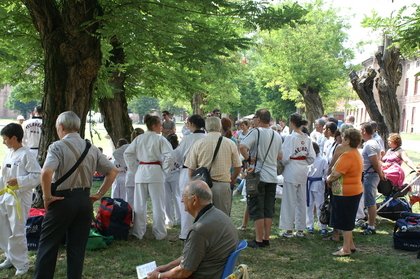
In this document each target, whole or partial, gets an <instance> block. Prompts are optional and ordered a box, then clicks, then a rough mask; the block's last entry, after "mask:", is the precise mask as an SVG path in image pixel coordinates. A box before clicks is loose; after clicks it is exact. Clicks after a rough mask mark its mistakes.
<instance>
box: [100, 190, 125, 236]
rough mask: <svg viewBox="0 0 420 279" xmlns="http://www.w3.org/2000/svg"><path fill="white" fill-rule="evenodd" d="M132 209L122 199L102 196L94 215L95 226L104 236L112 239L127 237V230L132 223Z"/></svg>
mask: <svg viewBox="0 0 420 279" xmlns="http://www.w3.org/2000/svg"><path fill="white" fill-rule="evenodd" d="M132 218H133V210H132V209H131V206H130V205H129V204H128V203H127V202H126V201H124V200H123V199H119V198H116V199H113V198H109V197H103V198H102V199H101V205H100V206H99V210H98V214H97V215H96V220H95V227H96V229H97V230H98V232H99V233H100V234H102V235H104V236H111V235H112V236H113V237H114V239H122V240H127V239H128V232H129V229H130V227H131V225H132V223H133V222H132V220H133V219H132Z"/></svg>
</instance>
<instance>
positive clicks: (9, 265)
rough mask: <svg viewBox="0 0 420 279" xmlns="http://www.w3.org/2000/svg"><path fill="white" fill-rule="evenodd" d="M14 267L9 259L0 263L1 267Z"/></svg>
mask: <svg viewBox="0 0 420 279" xmlns="http://www.w3.org/2000/svg"><path fill="white" fill-rule="evenodd" d="M12 267H13V264H12V262H11V261H10V260H9V259H6V260H5V261H4V262H2V263H1V264H0V269H8V268H12Z"/></svg>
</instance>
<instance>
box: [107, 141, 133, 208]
mask: <svg viewBox="0 0 420 279" xmlns="http://www.w3.org/2000/svg"><path fill="white" fill-rule="evenodd" d="M128 146H129V144H124V145H123V146H121V147H119V148H117V149H116V150H115V151H114V153H113V154H112V156H113V157H114V161H113V163H114V166H115V167H116V168H117V169H118V171H119V173H118V175H117V177H116V178H115V180H114V182H113V183H112V188H111V198H113V199H114V198H119V199H123V200H125V201H127V191H126V188H125V178H126V175H127V165H126V163H125V161H124V151H125V150H126V149H127V147H128ZM130 205H131V204H130Z"/></svg>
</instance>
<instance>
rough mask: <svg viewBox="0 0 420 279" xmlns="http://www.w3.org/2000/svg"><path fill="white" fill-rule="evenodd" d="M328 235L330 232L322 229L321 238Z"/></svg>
mask: <svg viewBox="0 0 420 279" xmlns="http://www.w3.org/2000/svg"><path fill="white" fill-rule="evenodd" d="M329 233H330V232H329V231H328V230H327V229H322V230H321V236H322V237H327V236H328V234H329Z"/></svg>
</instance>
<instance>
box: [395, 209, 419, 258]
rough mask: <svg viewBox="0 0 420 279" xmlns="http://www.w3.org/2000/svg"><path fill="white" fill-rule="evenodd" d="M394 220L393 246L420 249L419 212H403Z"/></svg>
mask: <svg viewBox="0 0 420 279" xmlns="http://www.w3.org/2000/svg"><path fill="white" fill-rule="evenodd" d="M402 217H403V218H401V219H398V220H397V221H396V222H395V227H394V235H393V238H394V248H395V249H401V250H407V251H420V214H415V213H403V214H402Z"/></svg>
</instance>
